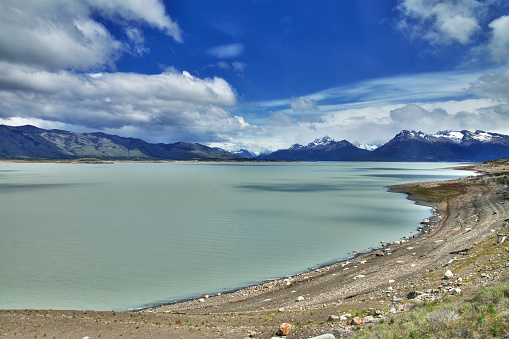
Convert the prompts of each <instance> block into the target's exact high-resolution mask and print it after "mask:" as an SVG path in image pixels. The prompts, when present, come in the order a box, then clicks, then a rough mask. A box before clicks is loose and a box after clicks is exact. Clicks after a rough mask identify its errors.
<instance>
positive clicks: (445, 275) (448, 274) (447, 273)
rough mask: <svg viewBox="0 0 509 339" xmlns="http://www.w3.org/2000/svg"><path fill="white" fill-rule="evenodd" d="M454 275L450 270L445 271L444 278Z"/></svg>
mask: <svg viewBox="0 0 509 339" xmlns="http://www.w3.org/2000/svg"><path fill="white" fill-rule="evenodd" d="M453 277H454V274H453V273H452V272H451V270H447V271H445V274H444V279H452V278H453Z"/></svg>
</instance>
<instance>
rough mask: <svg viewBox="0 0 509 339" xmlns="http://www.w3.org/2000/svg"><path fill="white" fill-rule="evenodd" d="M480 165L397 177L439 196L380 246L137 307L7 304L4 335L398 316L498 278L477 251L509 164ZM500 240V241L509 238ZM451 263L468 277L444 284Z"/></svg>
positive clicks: (196, 332)
mask: <svg viewBox="0 0 509 339" xmlns="http://www.w3.org/2000/svg"><path fill="white" fill-rule="evenodd" d="M475 167H476V169H477V170H479V171H481V174H479V175H476V176H472V177H469V178H463V179H457V180H450V181H443V182H438V181H433V182H420V183H411V184H406V185H399V186H393V187H390V189H391V190H392V191H393V192H396V193H405V194H408V195H409V199H411V200H414V201H416V203H419V204H423V205H427V206H432V207H433V208H434V214H435V215H434V217H432V218H431V219H430V220H427V221H423V223H422V225H421V227H420V228H419V231H420V233H419V234H418V235H415V236H414V237H411V238H407V239H401V240H400V241H397V242H394V243H391V244H387V243H384V242H383V239H380V240H381V243H380V248H378V249H373V250H371V251H370V252H368V253H358V254H357V255H356V256H355V257H354V258H352V259H350V260H348V261H343V262H338V263H334V264H332V265H328V266H324V267H321V268H319V269H316V270H312V271H309V272H304V273H301V274H298V275H295V276H291V277H285V278H281V279H278V280H273V281H267V282H265V283H264V284H260V285H256V286H250V287H248V288H244V289H241V290H237V291H234V292H231V293H226V294H222V295H210V296H209V295H206V294H205V295H204V296H202V297H201V298H197V299H194V300H189V301H186V302H181V303H176V304H171V305H164V306H160V307H156V308H152V309H146V310H143V311H139V312H96V311H76V310H74V311H56V310H42V311H41V310H0V336H3V337H5V338H20V337H22V338H43V337H47V338H85V337H88V338H113V337H128V338H246V337H256V338H271V337H274V336H276V332H277V330H278V328H279V326H280V325H281V324H283V323H289V324H292V330H291V332H290V334H288V335H287V336H286V337H287V338H311V337H314V336H318V335H322V334H326V333H329V334H333V335H334V336H335V337H336V338H338V337H341V336H343V337H345V336H346V337H348V336H350V335H351V326H352V325H351V324H350V322H351V318H353V317H354V316H355V315H356V314H364V315H366V314H368V313H369V314H370V317H371V318H369V317H365V321H364V323H365V324H363V325H362V326H366V325H367V324H366V323H368V325H369V323H371V322H376V321H375V319H383V318H384V317H386V316H387V314H391V315H394V316H397V314H398V313H401V312H404V311H405V309H407V308H408V305H410V304H411V303H412V302H414V300H415V299H417V300H423V299H426V298H428V299H440V298H441V297H443V295H445V294H447V295H454V294H456V293H460V292H458V290H460V291H462V292H461V293H468V291H469V290H473V289H475V288H476V287H478V286H480V285H482V284H483V283H484V281H486V280H487V277H488V279H496V278H497V275H498V274H495V272H490V274H488V273H484V274H485V275H484V276H483V275H482V273H481V272H480V270H479V267H480V266H479V265H481V264H480V262H481V261H482V260H484V259H483V258H484V257H481V256H479V253H481V252H480V251H481V247H480V246H481V244H484V243H486V242H487V241H488V242H489V243H490V244H496V241H497V235H496V234H497V233H499V232H502V231H503V228H504V227H505V226H506V225H507V224H508V221H509V197H508V193H509V190H508V189H507V186H504V184H503V183H500V182H499V181H497V180H495V179H493V177H491V175H492V174H493V173H498V172H500V171H507V170H508V169H507V168H504V167H501V168H488V167H486V166H481V165H476V166H475ZM430 193H431V194H430ZM388 194H389V193H388ZM416 233H417V232H416ZM500 239H501V237H500ZM496 246H498V247H496V248H500V250H501V251H502V249H505V246H509V244H505V243H503V244H501V245H496ZM294 250H298V249H294ZM447 270H450V271H451V272H454V276H455V278H456V277H464V279H458V280H454V281H455V285H454V284H449V285H446V286H444V285H443V284H442V279H443V278H444V274H445V272H446V271H447ZM502 270H503V268H502V269H501V270H500V271H498V270H497V272H499V274H501V273H500V272H501V271H502ZM467 278H468V279H467ZM467 280H468V283H467V282H466V281H467ZM458 286H460V287H461V288H458ZM140 288H141V287H140ZM423 291H426V292H423ZM206 292H207V291H204V293H206ZM416 296H417V297H418V298H416ZM348 315H349V316H348ZM372 318H373V319H372Z"/></svg>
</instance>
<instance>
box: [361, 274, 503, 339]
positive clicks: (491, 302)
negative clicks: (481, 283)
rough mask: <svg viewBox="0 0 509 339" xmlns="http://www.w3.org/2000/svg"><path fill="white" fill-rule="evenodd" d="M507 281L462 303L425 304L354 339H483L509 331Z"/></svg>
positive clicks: (479, 292) (375, 326)
mask: <svg viewBox="0 0 509 339" xmlns="http://www.w3.org/2000/svg"><path fill="white" fill-rule="evenodd" d="M507 315H509V280H508V279H507V278H506V279H503V280H502V281H499V282H497V283H493V284H492V285H490V286H487V287H484V288H482V289H480V290H479V291H478V292H477V293H475V294H474V295H473V297H470V298H468V297H466V298H465V299H463V300H456V301H444V302H442V303H425V304H423V305H421V306H417V307H415V308H414V309H413V310H411V311H409V312H407V313H404V314H402V315H401V316H400V317H397V318H391V320H390V321H389V323H388V324H387V323H380V324H378V325H374V326H370V327H365V328H363V329H362V330H361V331H360V333H358V334H357V335H356V337H357V338H486V337H496V336H498V335H500V334H501V333H507V331H509V318H508V317H507Z"/></svg>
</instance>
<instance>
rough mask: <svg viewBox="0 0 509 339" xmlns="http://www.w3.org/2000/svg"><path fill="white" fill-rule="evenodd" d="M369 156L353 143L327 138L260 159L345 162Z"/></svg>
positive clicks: (297, 145) (295, 146) (261, 156)
mask: <svg viewBox="0 0 509 339" xmlns="http://www.w3.org/2000/svg"><path fill="white" fill-rule="evenodd" d="M367 154H369V151H368V150H365V149H360V148H358V147H356V146H354V145H353V144H352V143H350V142H348V141H346V140H342V141H335V140H334V139H332V138H330V137H328V136H325V137H323V138H321V139H320V138H319V139H315V141H313V142H310V143H309V144H307V145H299V144H295V145H292V146H291V147H290V148H288V149H281V150H278V151H275V152H272V153H270V154H265V155H260V156H258V158H259V159H280V160H291V161H345V160H354V159H357V158H361V157H363V156H365V155H367Z"/></svg>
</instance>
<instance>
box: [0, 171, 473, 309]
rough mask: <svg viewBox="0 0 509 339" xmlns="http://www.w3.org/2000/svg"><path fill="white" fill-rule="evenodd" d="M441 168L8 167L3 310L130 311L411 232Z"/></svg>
mask: <svg viewBox="0 0 509 339" xmlns="http://www.w3.org/2000/svg"><path fill="white" fill-rule="evenodd" d="M447 166H451V164H437V163H432V164H430V163H355V162H336V163H335V162H332V163H245V164H234V163H144V164H135V163H129V164H114V165H108V164H93V165H92V164H0V215H1V219H0V308H2V309H18V308H33V309H94V310H112V309H115V310H127V309H133V308H138V307H143V306H146V305H153V304H154V303H158V302H170V301H172V300H178V299H182V298H186V297H191V296H198V295H201V294H203V293H208V294H213V293H216V292H224V291H225V290H229V289H232V288H236V287H240V286H245V285H247V284H251V283H254V282H259V281H262V280H265V279H269V278H276V277H281V276H284V275H289V274H293V273H297V272H301V271H303V270H306V269H307V268H309V267H316V266H317V265H319V264H323V263H326V262H331V261H336V260H339V259H343V258H346V257H348V255H349V253H351V252H352V251H353V250H366V249H368V248H369V247H371V246H373V247H378V246H379V243H380V241H381V240H385V241H387V242H389V241H394V240H397V239H399V238H400V237H402V236H405V235H411V234H415V233H416V231H415V229H416V227H417V226H418V224H419V222H420V221H421V220H422V219H424V218H426V217H429V216H430V213H431V212H430V210H429V208H425V207H422V206H417V205H415V204H414V203H412V202H411V201H408V200H406V199H405V196H404V195H402V194H395V193H389V192H387V190H386V189H385V188H384V186H386V185H390V184H398V183H404V182H412V181H418V180H435V179H436V180H445V179H451V178H458V177H462V176H467V175H471V173H470V172H461V171H454V170H450V169H444V167H447Z"/></svg>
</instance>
